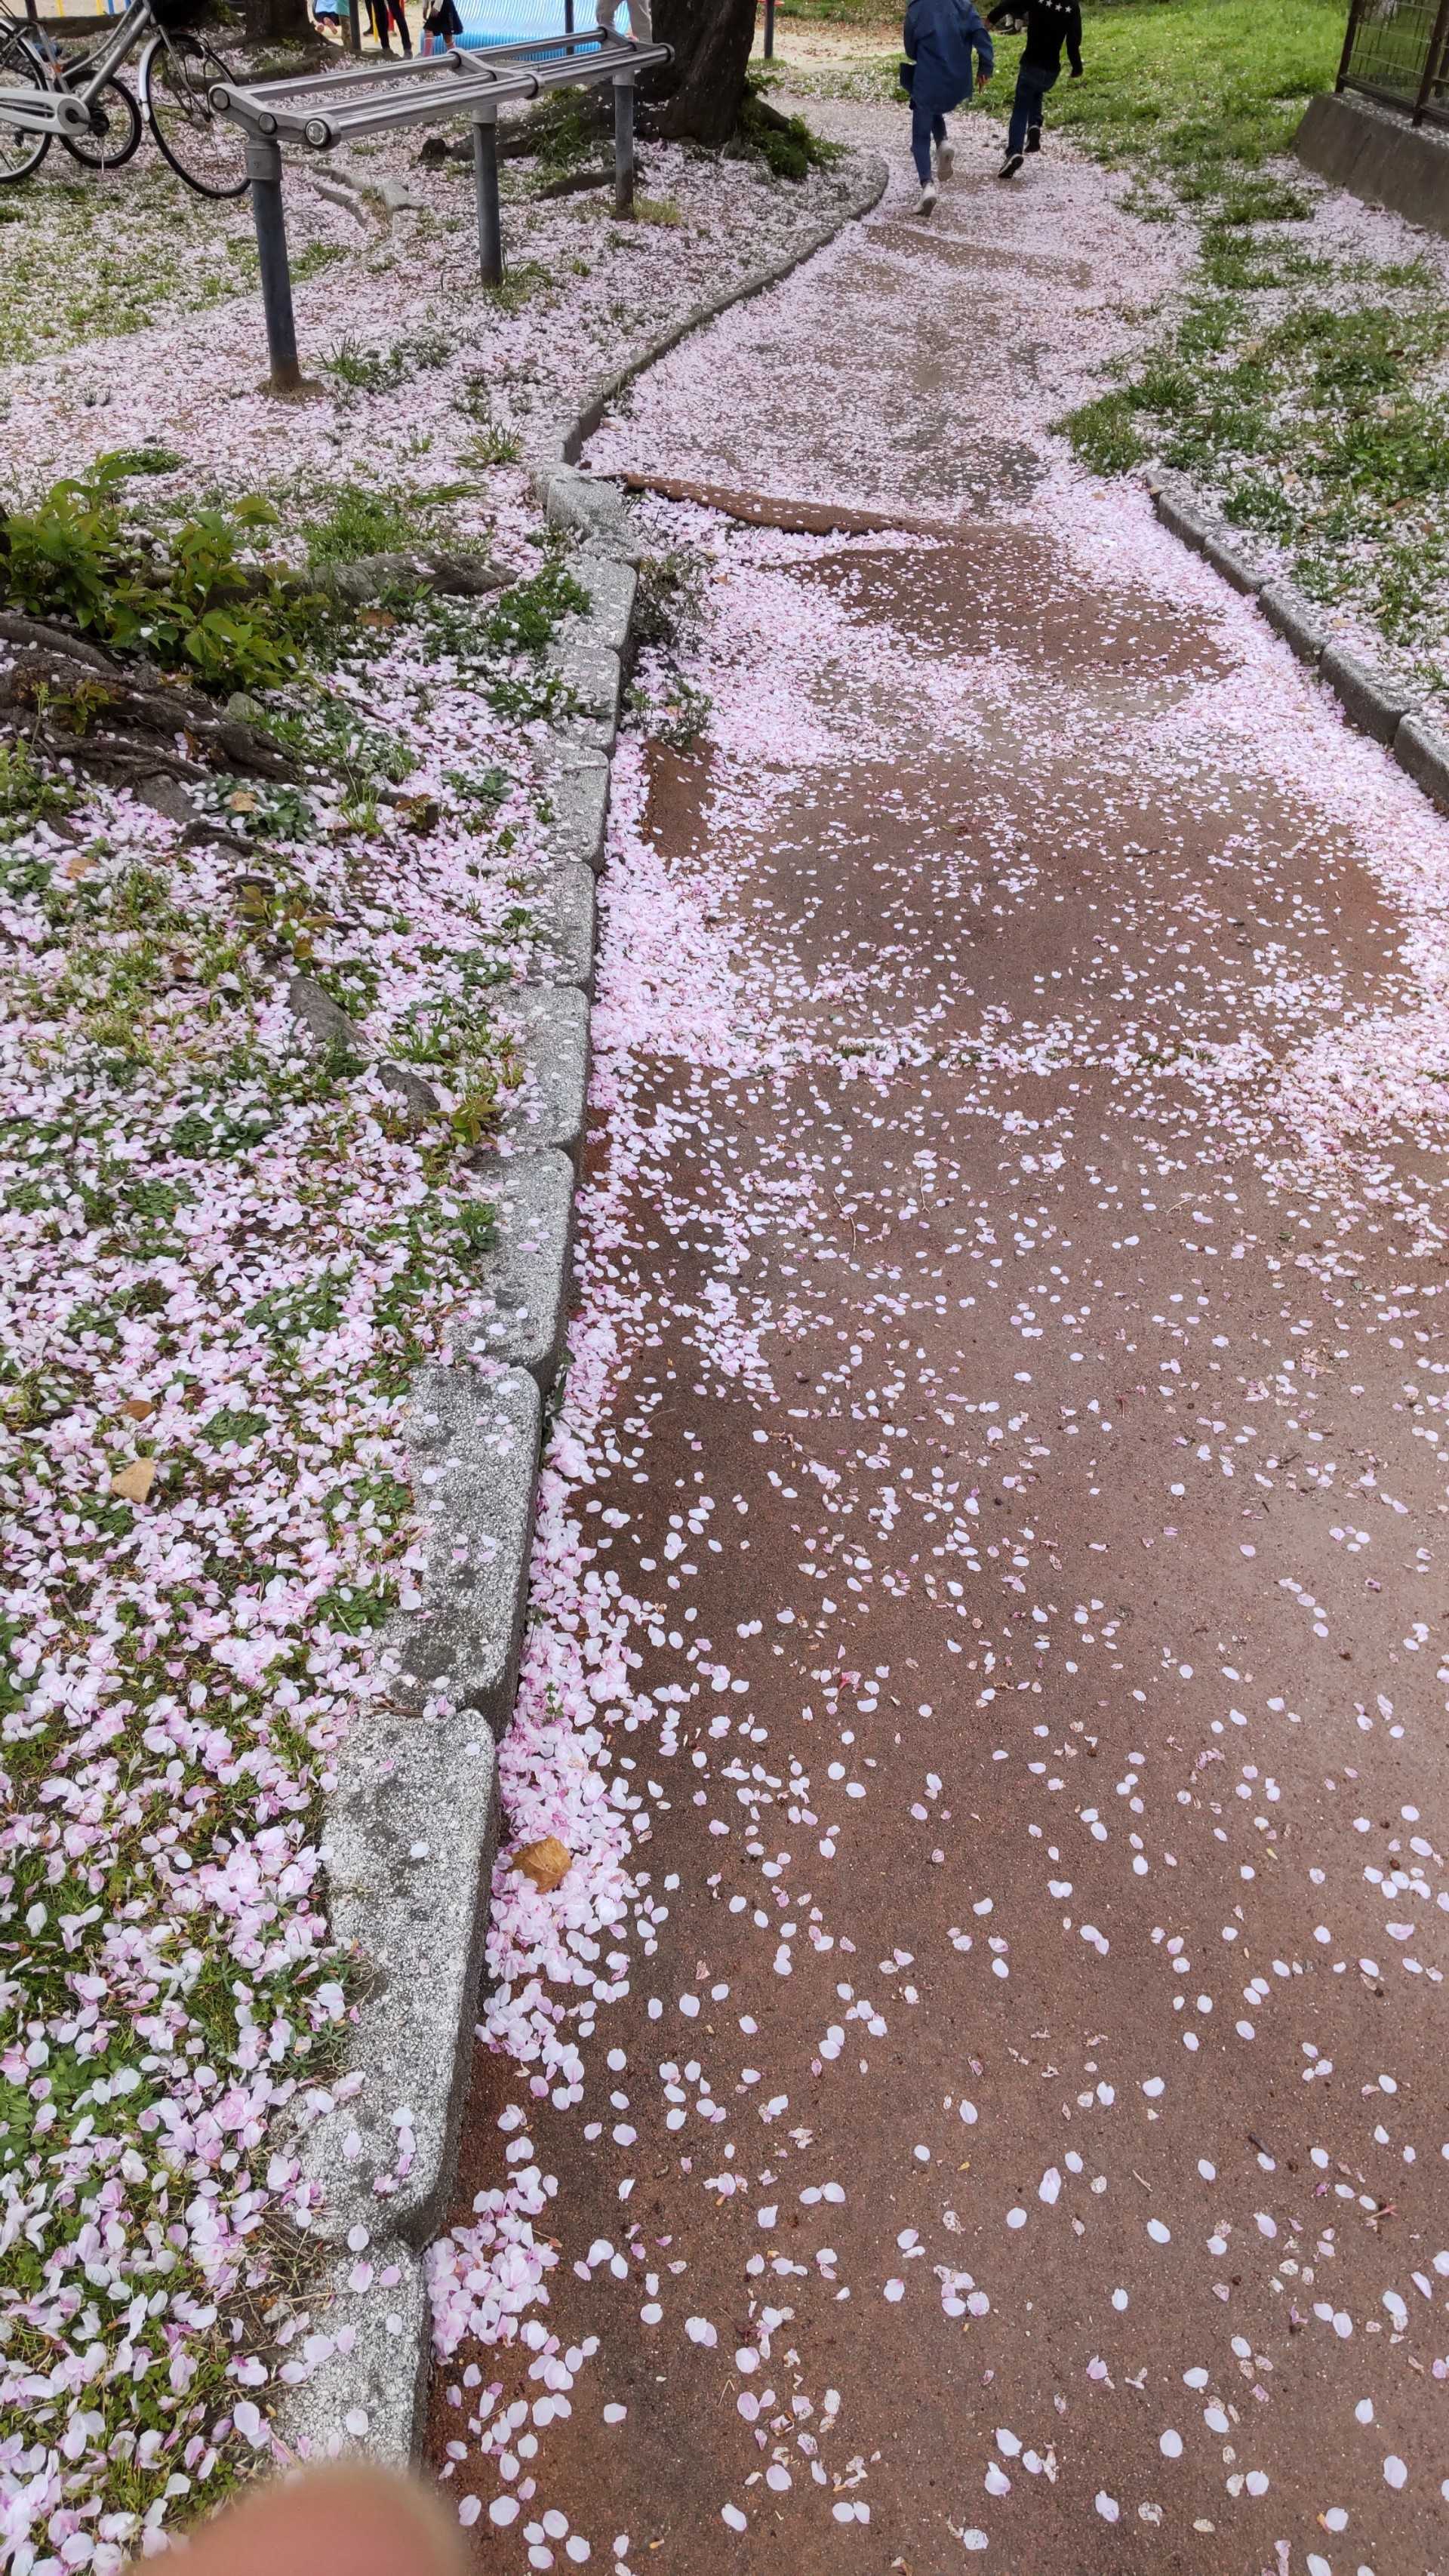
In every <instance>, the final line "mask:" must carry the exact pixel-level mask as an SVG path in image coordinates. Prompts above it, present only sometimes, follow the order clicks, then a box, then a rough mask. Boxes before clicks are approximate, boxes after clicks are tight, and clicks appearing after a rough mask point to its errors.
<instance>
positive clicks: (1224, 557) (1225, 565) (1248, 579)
mask: <svg viewBox="0 0 1449 2576" xmlns="http://www.w3.org/2000/svg"><path fill="white" fill-rule="evenodd" d="M1203 553H1204V554H1205V555H1206V556H1207V559H1208V562H1209V563H1210V564H1211V565H1212V568H1213V570H1214V572H1220V573H1221V574H1222V577H1223V579H1224V581H1227V582H1231V584H1232V586H1233V588H1234V590H1240V591H1241V592H1242V593H1243V596H1244V597H1245V598H1246V599H1256V598H1257V595H1258V593H1259V591H1260V590H1261V589H1262V587H1263V575H1262V573H1261V572H1260V570H1259V568H1258V566H1257V565H1256V564H1255V563H1254V562H1253V561H1252V560H1251V558H1250V557H1249V556H1248V555H1246V554H1244V552H1243V550H1242V548H1241V547H1240V546H1235V545H1234V544H1233V543H1232V541H1231V539H1230V538H1228V537H1220V536H1219V535H1218V534H1217V532H1216V530H1214V531H1212V532H1211V533H1210V534H1209V536H1208V540H1207V543H1206V545H1205V546H1204V547H1203Z"/></svg>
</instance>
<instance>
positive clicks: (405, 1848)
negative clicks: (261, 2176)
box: [299, 1379, 532, 2259]
mask: <svg viewBox="0 0 1449 2576" xmlns="http://www.w3.org/2000/svg"><path fill="white" fill-rule="evenodd" d="M528 1383H529V1384H530V1385H532V1380H531V1379H530V1380H529V1381H528ZM529 1499H530V1501H531V1500H532V1479H531V1478H530V1483H529ZM496 1766H497V1751H496V1747H495V1745H494V1741H493V1737H492V1735H491V1734H490V1732H489V1729H488V1728H487V1726H486V1725H485V1724H484V1722H483V1720H482V1718H481V1717H480V1716H479V1714H478V1712H477V1710H476V1709H465V1710H463V1711H461V1712H459V1713H458V1714H455V1715H452V1716H449V1717H447V1718H443V1719H439V1720H436V1721H434V1720H419V1719H417V1718H412V1717H406V1716H403V1715H401V1714H400V1713H399V1712H398V1711H397V1710H395V1709H383V1710H377V1711H373V1712H371V1713H370V1714H369V1715H368V1716H367V1717H366V1718H364V1719H363V1720H362V1722H361V1724H360V1725H359V1726H358V1727H357V1728H356V1729H355V1730H354V1733H353V1735H352V1736H351V1737H350V1738H349V1741H348V1744H347V1747H346V1754H345V1758H344V1761H343V1763H342V1765H341V1767H340V1769H339V1776H338V1784H337V1788H336V1790H335V1791H334V1793H333V1797H332V1800H331V1804H330V1806H329V1809H328V1817H327V1839H326V1841H325V1843H324V1844H323V1846H322V1848H323V1851H324V1854H325V1857H326V1863H327V1873H328V1885H329V1892H330V1897H331V1904H332V1918H333V1921H334V1923H335V1925H336V1926H337V1929H338V1933H339V1937H340V1938H342V1939H344V1940H348V1941H358V1942H361V1941H363V1940H365V1941H366V1945H367V1964H368V1969H369V1973H370V1977H371V1984H370V1987H369V1990H368V1992H367V1994H366V1995H365V1996H364V1998H363V2000H362V2002H361V2004H360V2005H359V2007H358V2018H357V2024H356V2032H357V2036H356V2040H355V2043H354V2050H355V2054H356V2055H357V2056H358V2057H359V2058H360V2059H363V2060H364V2061H365V2063H366V2064H367V2065H368V2066H370V2067H373V2068H375V2069H377V2070H378V2072H379V2075H380V2078H381V2080H380V2081H376V2082H374V2083H373V2084H371V2085H369V2086H366V2087H365V2088H364V2090H363V2091H362V2092H361V2093H360V2094H359V2095H358V2096H357V2099H356V2101H355V2102H353V2101H351V2100H348V2101H343V2102H341V2103H339V2104H337V2106H336V2107H335V2108H334V2109H333V2110H331V2111H329V2112H326V2113H324V2114H323V2116H322V2117H321V2118H320V2119H319V2120H318V2121H317V2122H316V2123H315V2125H314V2126H313V2127H312V2128H310V2129H309V2130H308V2131H307V2133H306V2135H305V2137H304V2138H303V2139H302V2141H301V2145H300V2149H299V2161H300V2164H301V2167H302V2171H303V2173H304V2175H305V2176H306V2177H307V2179H308V2180H309V2181H311V2182H316V2183H319V2184H320V2185H321V2186H322V2188H323V2192H324V2194H325V2198H324V2202H323V2207H322V2211H321V2213H320V2218H319V2223H318V2226H317V2229H316V2231H315V2235H316V2241H317V2242H319V2243H321V2244H325V2245H330V2246H333V2247H342V2248H346V2245H347V2238H348V2236H349V2234H351V2233H353V2232H354V2231H355V2230H356V2229H358V2228H359V2227H360V2228H363V2229H365V2230H366V2232H367V2234H368V2236H369V2238H371V2237H372V2236H373V2235H375V2234H377V2233H378V2232H379V2231H381V2230H383V2229H385V2230H386V2232H387V2234H388V2236H390V2237H396V2238H398V2239H400V2240H401V2241H402V2242H403V2243H404V2244H408V2245H414V2246H421V2245H423V2244H425V2243H426V2241H427V2239H428V2238H429V2237H430V2236H432V2235H433V2234H434V2233H435V2232H436V2229H437V2226H438V2224H439V2222H440V2220H441V2218H442V2216H443V2214H444V2210H445V2208H446V2203H447V2196H448V2190H449V2187H450V2184H451V2180H452V2169H453V2162H454V2159H455V2156H456V2152H457V2144H458V2129H459V2125H460V2123H461V2120H462V2116H463V2090H464V2083H465V2079H466V2075H467V2066H468V2056H467V2051H466V2050H464V2049H459V2048H458V2047H457V2046H456V2045H455V2033H456V2031H457V2029H458V2027H459V2026H460V2024H461V2023H462V2021H463V2019H464V2018H465V2016H466V2015H467V2014H468V2013H469V2011H470V2005H471V1997H472V1995H473V1994H474V1992H475V1990H476V1983H477V1977H478V1972H479V1968H480V1966H481V1963H482V1955H483V1928H484V1924H485V1921H486V1917H487V1903H486V1899H487V1890H488V1882H489V1878H490V1876H491V1874H492V1868H493V1860H494V1855H495V1853H496V1851H497V1848H498V1800H497V1787H496V1777H495V1774H496ZM440 2069H446V2070H447V2080H446V2081H443V2082H440V2081H439V2070H440ZM400 2167H402V2168H405V2170H401V2171H400V2170H399V2168H400ZM354 2259H356V2257H354Z"/></svg>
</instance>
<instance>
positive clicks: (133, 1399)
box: [121, 1395, 156, 1422]
mask: <svg viewBox="0 0 1449 2576" xmlns="http://www.w3.org/2000/svg"><path fill="white" fill-rule="evenodd" d="M155 1410H156V1407H155V1405H154V1404H153V1403H152V1401H151V1398H150V1396H149V1395H128V1396H127V1398H126V1401H125V1403H124V1404H123V1405H122V1407H121V1411H122V1412H123V1413H129V1415H130V1417H131V1420H132V1421H133V1422H149V1421H150V1419H151V1416H152V1414H153V1413H154V1412H155Z"/></svg>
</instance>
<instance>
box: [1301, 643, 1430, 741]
mask: <svg viewBox="0 0 1449 2576" xmlns="http://www.w3.org/2000/svg"><path fill="white" fill-rule="evenodd" d="M1318 676H1319V678H1320V679H1322V680H1326V681H1327V682H1328V685H1329V687H1330V688H1331V689H1332V691H1333V693H1334V696H1335V697H1336V698H1337V699H1338V702H1339V704H1340V706H1341V707H1342V709H1343V712H1344V714H1345V715H1346V716H1347V718H1348V720H1349V723H1350V724H1351V725H1357V727H1358V730H1359V732H1360V733H1367V734H1371V735H1372V736H1373V739H1374V741H1375V742H1381V743H1384V744H1386V745H1387V744H1389V743H1391V742H1392V741H1393V738H1394V736H1395V734H1396V733H1397V732H1398V729H1399V721H1400V718H1401V717H1403V716H1406V715H1407V714H1408V713H1409V711H1410V704H1411V702H1410V700H1409V699H1408V698H1407V697H1406V696H1405V694H1404V692H1403V691H1402V690H1401V689H1396V688H1395V687H1394V686H1393V684H1392V682H1391V681H1388V680H1386V679H1384V678H1383V677H1382V675H1381V674H1380V673H1379V672H1378V671H1375V670H1374V669H1373V668H1372V667H1371V666H1370V664H1369V663H1367V662H1363V661H1360V659H1359V657H1358V655H1357V653H1350V652H1348V651H1347V650H1346V649H1345V647H1344V646H1343V645H1342V644H1329V645H1326V646H1325V648H1324V653H1323V659H1322V661H1321V662H1320V663H1319V665H1318Z"/></svg>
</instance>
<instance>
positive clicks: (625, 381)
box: [535, 153, 890, 525]
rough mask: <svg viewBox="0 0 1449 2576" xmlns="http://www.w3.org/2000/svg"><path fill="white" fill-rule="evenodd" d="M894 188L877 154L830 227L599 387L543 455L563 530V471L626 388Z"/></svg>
mask: <svg viewBox="0 0 1449 2576" xmlns="http://www.w3.org/2000/svg"><path fill="white" fill-rule="evenodd" d="M889 184H890V169H889V166H888V164H887V163H886V162H885V161H883V160H882V159H881V158H880V156H879V155H878V154H876V153H872V154H871V155H870V157H869V159H868V161H867V163H866V168H865V175H864V177H863V178H862V180H861V181H860V183H859V185H858V186H857V187H856V188H855V189H854V190H853V191H852V192H851V194H850V196H849V197H848V198H847V199H846V201H845V203H844V205H842V206H838V207H837V208H836V210H835V212H834V214H833V215H832V216H831V217H830V220H829V222H828V223H825V224H821V225H820V226H819V227H818V228H817V229H816V231H814V232H813V233H809V234H807V236H806V238H805V240H804V241H803V242H797V243H796V245H795V248H794V249H793V250H790V251H787V252H786V253H785V255H784V257H783V258H782V259H777V260H772V261H771V262H770V264H769V265H768V267H765V268H756V269H752V270H751V271H750V274H749V276H748V277H744V278H741V279H740V281H739V283H738V284H737V285H735V286H723V287H721V288H720V291H719V293H718V294H717V295H711V296H709V297H707V298H706V300H705V302H704V303H703V304H696V305H693V306H692V307H691V309H690V311H689V312H688V313H686V314H685V315H684V318H683V320H682V321H679V322H675V323H672V324H671V325H670V328H669V329H668V330H667V331H662V332H661V333H660V335H659V337H658V339H657V340H651V341H650V342H649V343H648V345H647V346H646V347H645V348H643V349H641V350H640V352H639V354H638V356H637V357H634V358H630V359H629V360H628V361H627V363H626V364H625V365H624V366H622V367H618V368H616V369H615V371H614V373H613V375H611V376H605V377H603V378H602V379H601V381H600V382H599V383H598V384H596V385H594V386H592V387H591V389H590V391H589V392H588V393H587V394H586V396H585V397H584V400H583V402H582V404H581V405H580V407H579V409H578V411H576V412H575V414H574V416H573V419H572V420H571V421H570V422H569V423H568V424H567V426H566V427H565V428H563V429H561V430H559V431H557V432H556V433H555V435H554V436H553V437H552V438H551V439H549V440H548V441H546V443H545V444H544V446H543V447H542V448H541V449H540V450H539V460H540V461H539V468H538V472H537V474H536V476H535V484H536V488H537V490H538V493H539V497H540V499H541V500H544V499H546V500H547V501H548V502H549V504H550V516H551V517H555V518H556V519H557V520H558V522H559V523H561V524H565V525H568V524H573V522H572V520H571V518H570V516H569V510H570V495H571V487H572V485H573V481H574V477H573V475H572V474H568V475H567V476H565V475H564V474H561V473H560V468H564V469H567V468H573V467H577V465H578V461H579V458H580V456H581V455H582V453H583V450H584V446H585V443H586V441H587V440H589V439H591V438H592V437H593V434H594V432H595V430H596V429H597V428H598V427H599V425H600V423H601V421H602V420H603V417H604V414H605V412H606V411H608V410H609V408H610V407H611V405H612V404H614V403H616V402H617V401H618V399H619V396H620V394H621V393H623V391H624V390H625V388H626V386H628V385H631V384H632V383H633V381H634V379H635V377H636V376H642V375H643V374H644V373H645V372H646V370H647V369H648V368H650V367H653V366H656V365H657V364H658V362H659V360H660V359H661V358H666V357H667V356H668V355H669V352H670V350H671V349H676V348H678V346H679V343H680V341H681V340H687V339H688V338H689V336H690V334H691V332H694V331H702V330H703V329H704V327H705V325H706V323H709V322H715V321H717V320H718V319H719V316H720V315H721V313H727V312H728V311H729V309H730V306H731V305H732V304H747V303H748V302H749V301H750V299H751V297H752V296H756V295H764V294H766V293H767V292H768V290H769V288H770V287H772V286H778V285H779V284H780V282H781V280H782V278H786V277H788V276H789V275H790V273H791V271H792V269H796V268H799V267H801V266H802V265H803V264H804V262H805V261H806V260H807V259H813V258H814V257H815V254H816V252H817V251H822V250H825V249H827V248H828V247H829V245H830V243H831V242H833V241H834V240H835V238H836V235H837V234H838V233H842V232H844V230H845V227H846V225H847V224H852V223H859V222H861V221H862V220H863V218H864V217H865V216H866V215H868V214H871V213H872V212H873V211H874V209H875V208H876V207H877V206H878V205H879V204H880V201H881V199H882V197H883V196H884V195H885V192H886V189H887V187H888V186H889ZM555 489H556V490H557V508H556V509H555V508H554V507H553V506H552V504H553V501H554V495H555Z"/></svg>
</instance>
